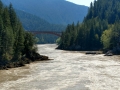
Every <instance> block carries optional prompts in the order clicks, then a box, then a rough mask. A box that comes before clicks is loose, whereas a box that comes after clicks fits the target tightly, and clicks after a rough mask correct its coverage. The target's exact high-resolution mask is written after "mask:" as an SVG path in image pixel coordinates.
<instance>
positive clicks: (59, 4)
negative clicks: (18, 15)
mask: <svg viewBox="0 0 120 90" xmlns="http://www.w3.org/2000/svg"><path fill="white" fill-rule="evenodd" d="M2 1H3V3H5V4H6V5H8V4H9V3H10V2H11V3H12V4H13V7H14V8H16V9H18V10H22V11H25V12H28V13H30V14H33V15H36V16H38V17H40V18H43V19H45V20H46V21H48V22H49V23H53V24H65V25H67V24H71V23H73V22H75V23H77V22H78V21H80V22H82V21H83V19H84V17H85V16H86V14H87V11H88V7H86V6H83V5H76V4H73V3H71V2H68V1H65V0H40V1H38V0H34V1H33V0H19V1H17V0H2Z"/></svg>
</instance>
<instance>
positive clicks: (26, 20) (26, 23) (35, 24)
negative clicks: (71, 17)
mask: <svg viewBox="0 0 120 90" xmlns="http://www.w3.org/2000/svg"><path fill="white" fill-rule="evenodd" d="M15 11H16V14H17V16H18V17H19V18H20V21H21V22H22V25H23V27H24V29H25V30H42V31H53V30H54V31H63V30H65V28H66V25H57V24H50V23H49V22H47V21H46V20H44V19H42V18H40V17H38V16H36V15H32V14H30V13H27V12H24V11H21V10H15Z"/></svg>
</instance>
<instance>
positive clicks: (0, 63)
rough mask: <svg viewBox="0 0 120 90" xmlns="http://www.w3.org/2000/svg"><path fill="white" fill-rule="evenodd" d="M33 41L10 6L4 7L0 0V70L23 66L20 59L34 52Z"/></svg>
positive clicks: (28, 56)
mask: <svg viewBox="0 0 120 90" xmlns="http://www.w3.org/2000/svg"><path fill="white" fill-rule="evenodd" d="M34 44H35V39H34V37H33V35H32V34H31V33H28V32H25V31H24V29H23V27H22V24H21V22H20V20H19V19H18V17H17V15H16V13H15V11H14V9H13V7H12V4H10V5H9V7H7V6H4V5H3V3H2V2H1V0H0V69H3V68H5V67H12V66H13V67H14V65H15V64H16V65H17V66H20V64H22V65H23V62H24V60H22V57H26V58H29V59H30V57H31V56H32V55H33V52H36V47H35V45H34Z"/></svg>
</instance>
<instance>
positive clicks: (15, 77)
mask: <svg viewBox="0 0 120 90" xmlns="http://www.w3.org/2000/svg"><path fill="white" fill-rule="evenodd" d="M56 47H57V45H55V44H45V45H38V52H39V53H40V54H42V55H47V56H49V57H50V59H53V60H50V61H39V62H34V63H31V64H27V65H26V66H24V67H19V68H13V69H9V70H1V71H0V90H120V56H111V57H106V56H104V55H103V54H100V55H85V54H84V53H82V52H77V51H63V50H56V49H55V48H56Z"/></svg>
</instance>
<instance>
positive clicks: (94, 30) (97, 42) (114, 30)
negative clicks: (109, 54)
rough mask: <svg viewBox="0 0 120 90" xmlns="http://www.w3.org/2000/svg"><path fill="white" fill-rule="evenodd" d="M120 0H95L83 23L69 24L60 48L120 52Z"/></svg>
mask: <svg viewBox="0 0 120 90" xmlns="http://www.w3.org/2000/svg"><path fill="white" fill-rule="evenodd" d="M119 24H120V0H97V1H96V0H95V1H94V3H91V4H90V8H89V11H88V14H87V16H86V17H85V18H84V21H83V23H82V24H79V23H78V24H77V25H74V23H73V24H72V25H68V26H67V28H66V31H65V32H63V34H62V37H61V39H60V42H59V43H60V44H59V47H58V48H61V49H69V50H105V51H106V50H112V51H113V52H114V53H116V54H118V53H120V26H119Z"/></svg>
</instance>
